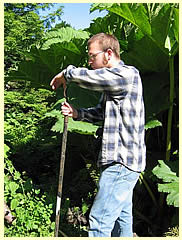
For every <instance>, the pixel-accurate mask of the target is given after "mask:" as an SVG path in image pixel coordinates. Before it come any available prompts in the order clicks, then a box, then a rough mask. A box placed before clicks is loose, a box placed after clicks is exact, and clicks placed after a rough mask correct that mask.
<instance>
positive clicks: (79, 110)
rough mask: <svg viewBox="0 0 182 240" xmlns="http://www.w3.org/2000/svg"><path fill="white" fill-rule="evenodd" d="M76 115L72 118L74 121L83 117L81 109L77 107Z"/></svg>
mask: <svg viewBox="0 0 182 240" xmlns="http://www.w3.org/2000/svg"><path fill="white" fill-rule="evenodd" d="M77 113H78V116H77V118H73V120H74V121H82V120H83V119H84V111H83V110H82V109H77Z"/></svg>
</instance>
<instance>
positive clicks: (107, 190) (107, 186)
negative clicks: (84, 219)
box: [89, 163, 140, 237]
mask: <svg viewBox="0 0 182 240" xmlns="http://www.w3.org/2000/svg"><path fill="white" fill-rule="evenodd" d="M139 175H140V173H137V172H133V171H131V170H129V169H128V168H126V167H124V166H123V165H121V164H118V163H115V164H110V165H107V166H106V167H103V168H102V169H101V176H100V180H99V185H98V192H97V195H96V197H95V200H94V203H93V206H92V208H91V211H90V215H89V224H90V229H89V237H133V229H132V224H133V217H132V196H133V188H134V186H135V184H136V182H137V180H138V178H139Z"/></svg>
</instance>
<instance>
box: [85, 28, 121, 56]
mask: <svg viewBox="0 0 182 240" xmlns="http://www.w3.org/2000/svg"><path fill="white" fill-rule="evenodd" d="M93 42H98V43H99V45H100V46H101V50H102V51H106V50H107V49H111V50H112V51H113V52H114V54H115V56H116V57H117V58H120V45H119V41H118V39H117V38H116V37H115V36H114V35H111V34H107V33H97V34H96V35H94V36H92V37H91V38H90V39H89V40H88V47H89V46H90V45H91V44H92V43H93Z"/></svg>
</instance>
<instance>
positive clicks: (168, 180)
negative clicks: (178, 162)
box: [152, 160, 179, 207]
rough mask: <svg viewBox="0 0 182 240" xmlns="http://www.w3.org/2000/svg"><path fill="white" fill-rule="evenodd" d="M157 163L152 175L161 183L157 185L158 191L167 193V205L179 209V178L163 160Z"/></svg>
mask: <svg viewBox="0 0 182 240" xmlns="http://www.w3.org/2000/svg"><path fill="white" fill-rule="evenodd" d="M158 162H159V165H157V166H156V167H155V168H154V169H153V170H152V172H153V174H154V175H156V176H157V177H158V178H159V179H162V181H163V183H159V184H158V190H159V192H165V193H168V195H167V199H166V201H167V204H168V205H173V206H174V207H179V177H178V176H177V175H176V173H175V172H173V171H172V170H171V168H170V167H169V166H168V165H167V164H166V163H165V162H164V161H163V160H158Z"/></svg>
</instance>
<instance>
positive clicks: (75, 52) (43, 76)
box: [6, 28, 88, 89]
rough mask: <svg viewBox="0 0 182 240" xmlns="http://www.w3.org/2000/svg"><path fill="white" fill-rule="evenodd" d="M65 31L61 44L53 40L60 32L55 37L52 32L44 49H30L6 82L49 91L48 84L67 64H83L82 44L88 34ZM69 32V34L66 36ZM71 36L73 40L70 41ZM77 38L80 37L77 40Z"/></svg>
mask: <svg viewBox="0 0 182 240" xmlns="http://www.w3.org/2000/svg"><path fill="white" fill-rule="evenodd" d="M63 29H64V28H63ZM65 31H66V36H68V37H67V38H66V37H64V39H62V40H64V41H63V42H59V41H58V42H57V43H56V42H55V41H56V40H55V39H56V36H57V39H60V31H57V35H56V32H52V34H53V36H52V35H51V33H50V34H49V36H48V37H47V39H48V40H47V41H48V43H47V42H45V43H44V49H38V48H37V47H34V48H32V49H31V51H30V52H29V53H27V61H23V62H21V63H20V64H19V66H18V69H16V70H12V71H11V72H10V74H9V76H8V77H7V78H6V80H13V81H15V80H25V81H30V82H31V83H32V86H34V87H45V88H48V89H50V86H49V83H50V81H51V79H52V77H53V76H55V74H57V73H58V72H60V71H61V70H62V69H64V68H65V67H66V66H67V65H69V64H73V65H76V66H79V65H80V64H83V58H84V55H83V52H84V53H85V45H84V43H85V41H86V39H87V38H88V33H86V32H81V31H78V34H76V30H72V29H71V28H67V29H66V30H65ZM69 32H70V34H68V33H69ZM73 33H74V34H73ZM50 35H51V36H50ZM61 36H62V35H61ZM71 36H72V37H73V38H72V40H71V41H70V39H71ZM79 36H81V37H80V38H79ZM51 37H52V38H51ZM76 37H77V38H76ZM65 39H67V40H65ZM60 41H61V40H60ZM78 46H79V48H78Z"/></svg>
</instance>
